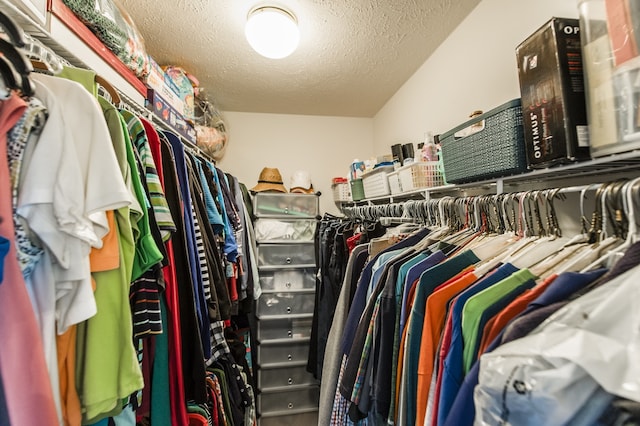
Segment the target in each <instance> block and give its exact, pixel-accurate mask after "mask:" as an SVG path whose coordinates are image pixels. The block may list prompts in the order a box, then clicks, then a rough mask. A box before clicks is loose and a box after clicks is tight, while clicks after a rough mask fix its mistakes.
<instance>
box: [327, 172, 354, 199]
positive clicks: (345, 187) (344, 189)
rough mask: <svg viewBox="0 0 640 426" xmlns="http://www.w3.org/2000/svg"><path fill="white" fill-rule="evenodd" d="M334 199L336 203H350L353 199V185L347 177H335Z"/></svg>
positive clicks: (332, 190) (332, 186)
mask: <svg viewBox="0 0 640 426" xmlns="http://www.w3.org/2000/svg"><path fill="white" fill-rule="evenodd" d="M331 192H332V193H333V201H335V202H336V203H348V202H349V201H351V186H350V185H349V181H348V180H347V178H334V179H333V182H332V184H331Z"/></svg>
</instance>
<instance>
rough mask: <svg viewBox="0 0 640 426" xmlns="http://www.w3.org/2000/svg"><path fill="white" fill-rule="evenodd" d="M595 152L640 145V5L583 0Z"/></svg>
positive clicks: (582, 38) (594, 154)
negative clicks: (639, 82) (639, 106)
mask: <svg viewBox="0 0 640 426" xmlns="http://www.w3.org/2000/svg"><path fill="white" fill-rule="evenodd" d="M578 8H579V18H580V33H581V36H580V42H581V44H582V57H583V63H584V67H585V68H584V76H585V94H586V101H587V117H588V122H589V139H590V144H591V156H592V157H601V156H604V155H609V154H614V153H620V152H625V151H630V150H635V149H639V148H640V115H639V112H640V111H639V109H638V104H639V103H640V85H639V84H638V81H639V78H640V57H639V53H640V52H639V47H640V4H639V3H638V2H637V1H635V0H627V1H605V0H584V1H579V3H578Z"/></svg>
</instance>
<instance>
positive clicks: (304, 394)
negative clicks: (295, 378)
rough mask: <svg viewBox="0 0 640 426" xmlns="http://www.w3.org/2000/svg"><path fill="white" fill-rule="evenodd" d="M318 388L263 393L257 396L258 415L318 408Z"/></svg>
mask: <svg viewBox="0 0 640 426" xmlns="http://www.w3.org/2000/svg"><path fill="white" fill-rule="evenodd" d="M319 399H320V388H319V387H317V386H312V387H308V388H303V389H295V390H293V389H292V390H291V391H282V392H263V393H262V394H260V395H258V411H259V412H260V413H269V412H277V413H279V412H286V411H294V410H304V409H311V408H317V407H318V400H319Z"/></svg>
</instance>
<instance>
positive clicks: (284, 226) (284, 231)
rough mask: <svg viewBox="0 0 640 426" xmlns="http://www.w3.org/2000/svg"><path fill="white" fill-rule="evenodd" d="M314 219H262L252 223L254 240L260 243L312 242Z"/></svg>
mask: <svg viewBox="0 0 640 426" xmlns="http://www.w3.org/2000/svg"><path fill="white" fill-rule="evenodd" d="M316 225H317V221H316V219H264V218H259V219H257V220H256V221H255V222H254V225H253V226H254V230H255V234H256V240H257V241H258V242H262V241H313V237H314V235H315V232H316Z"/></svg>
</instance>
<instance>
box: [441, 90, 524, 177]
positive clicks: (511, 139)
mask: <svg viewBox="0 0 640 426" xmlns="http://www.w3.org/2000/svg"><path fill="white" fill-rule="evenodd" d="M440 145H441V153H442V161H443V165H444V175H445V179H446V180H447V182H449V183H465V182H473V181H478V180H482V179H493V178H497V177H502V176H509V175H514V174H518V173H522V172H524V171H526V170H527V156H526V151H525V144H524V133H523V127H522V108H521V106H520V99H514V100H512V101H509V102H507V103H505V104H502V105H500V106H499V107H497V108H494V109H492V110H491V111H488V112H485V113H484V114H481V115H479V116H477V117H474V118H473V119H471V120H469V121H467V122H465V123H463V124H461V125H459V126H457V127H455V128H453V129H451V130H449V131H448V132H446V133H443V134H442V135H441V136H440Z"/></svg>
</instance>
